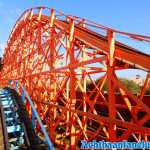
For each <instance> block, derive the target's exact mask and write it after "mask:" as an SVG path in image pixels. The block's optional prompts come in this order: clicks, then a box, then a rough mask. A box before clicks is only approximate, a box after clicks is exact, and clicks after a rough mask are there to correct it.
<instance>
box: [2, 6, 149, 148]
mask: <svg viewBox="0 0 150 150" xmlns="http://www.w3.org/2000/svg"><path fill="white" fill-rule="evenodd" d="M49 12H51V13H50V16H49ZM55 13H56V14H55ZM91 27H92V29H90V28H91ZM94 29H95V31H97V29H100V30H103V31H104V32H105V35H102V34H99V33H97V32H95V31H94ZM116 34H120V35H123V36H126V37H128V38H132V39H135V40H138V41H145V42H150V37H148V36H142V35H135V34H131V33H125V32H120V31H117V30H114V29H111V28H107V27H104V26H102V25H99V24H96V23H94V22H91V21H88V20H85V19H82V18H78V17H75V16H67V15H65V14H63V13H61V12H58V11H54V10H53V9H49V8H46V7H38V8H32V9H28V10H26V11H25V12H24V13H23V14H22V16H21V17H20V18H19V19H18V21H17V22H16V25H15V26H14V28H13V30H12V33H11V35H10V37H9V40H8V43H7V47H6V48H5V52H4V58H3V62H4V67H3V70H2V71H1V74H0V77H1V78H0V81H1V86H2V87H3V86H6V84H7V82H8V80H10V79H13V80H19V81H20V82H21V83H22V84H24V85H25V87H26V89H27V91H28V93H29V94H30V96H31V98H32V100H33V102H34V104H35V106H36V108H37V111H38V113H39V115H40V117H41V119H42V120H43V121H46V128H47V130H48V131H49V136H50V137H51V138H52V140H53V142H54V143H55V144H56V146H58V145H59V146H60V147H63V148H65V149H67V148H68V149H69V148H71V149H75V148H76V147H79V142H80V140H83V139H86V140H92V139H97V140H102V139H104V140H107V141H119V140H132V141H139V140H145V141H149V140H150V124H149V123H150V122H149V120H150V108H149V107H150V105H149V102H148V100H149V99H150V98H149V97H147V98H145V96H144V95H145V92H146V90H147V88H148V85H149V77H150V76H149V71H150V65H149V64H150V56H149V55H148V54H144V53H142V52H140V51H138V50H136V49H135V48H132V47H130V46H128V45H125V44H123V43H121V42H119V41H117V40H116ZM126 69H132V70H134V69H139V70H143V71H144V72H145V73H146V74H147V77H146V79H145V81H144V84H143V86H142V87H141V91H140V92H139V93H138V94H137V95H135V94H133V93H132V92H131V91H130V90H128V89H127V88H126V86H125V85H124V84H123V83H122V82H121V81H120V80H119V79H118V77H117V72H116V71H118V70H120V71H121V70H126ZM97 78H98V79H99V81H98V82H97V81H96V80H97ZM105 84H108V89H107V91H106V90H104V85H105ZM28 107H29V106H28ZM139 114H140V115H139ZM31 115H32V114H31Z"/></svg>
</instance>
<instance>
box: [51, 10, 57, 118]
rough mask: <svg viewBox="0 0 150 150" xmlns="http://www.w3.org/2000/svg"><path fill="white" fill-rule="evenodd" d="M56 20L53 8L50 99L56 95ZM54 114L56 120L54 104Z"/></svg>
mask: <svg viewBox="0 0 150 150" xmlns="http://www.w3.org/2000/svg"><path fill="white" fill-rule="evenodd" d="M54 21H55V14H54V10H53V9H51V17H50V28H51V32H50V34H51V37H52V38H51V41H50V53H51V55H50V71H51V72H53V73H52V74H51V80H50V90H51V91H50V92H51V93H50V99H51V100H53V99H54V96H55V95H56V73H55V72H54V69H55V64H56V50H55V44H56V43H55V38H54V37H55V29H54ZM52 103H53V104H54V105H55V104H56V102H54V101H53V102H52ZM52 111H53V116H54V118H53V119H54V120H55V118H56V107H55V106H53V109H52Z"/></svg>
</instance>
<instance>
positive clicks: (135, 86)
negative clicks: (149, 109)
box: [120, 78, 140, 94]
mask: <svg viewBox="0 0 150 150" xmlns="http://www.w3.org/2000/svg"><path fill="white" fill-rule="evenodd" d="M120 81H121V82H122V83H123V85H124V86H125V87H126V88H127V89H128V90H129V91H131V92H132V93H133V94H137V93H139V92H140V86H139V85H138V84H136V83H135V82H134V81H132V80H128V79H125V78H121V79H120Z"/></svg>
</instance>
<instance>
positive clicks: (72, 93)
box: [69, 19, 76, 150]
mask: <svg viewBox="0 0 150 150" xmlns="http://www.w3.org/2000/svg"><path fill="white" fill-rule="evenodd" d="M69 25H70V30H69V43H70V44H69V56H70V65H72V64H74V63H75V56H74V20H73V19H70V20H69ZM69 69H70V102H71V104H70V111H71V114H70V122H71V123H72V124H71V150H74V149H75V134H76V129H75V115H74V111H75V104H76V90H75V86H76V75H75V71H74V68H69Z"/></svg>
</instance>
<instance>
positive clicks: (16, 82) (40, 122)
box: [9, 80, 55, 150]
mask: <svg viewBox="0 0 150 150" xmlns="http://www.w3.org/2000/svg"><path fill="white" fill-rule="evenodd" d="M12 83H15V85H16V87H15V88H16V91H17V92H18V88H19V86H20V87H21V89H22V93H21V98H22V100H25V97H26V100H27V101H28V102H29V104H30V106H31V109H32V113H33V114H32V115H33V116H34V118H36V119H37V122H38V124H39V125H40V128H41V131H42V132H43V134H44V137H45V140H46V142H47V145H48V148H49V150H55V148H54V146H53V144H52V142H51V140H50V138H49V136H48V134H47V132H46V129H45V127H44V125H43V123H42V121H41V119H40V117H39V115H38V113H37V111H36V109H35V107H34V105H33V102H32V100H31V98H30V96H29V94H28V92H27V91H26V89H25V87H24V86H23V85H22V84H21V83H20V82H19V81H18V80H10V81H9V85H10V86H11V84H12Z"/></svg>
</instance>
